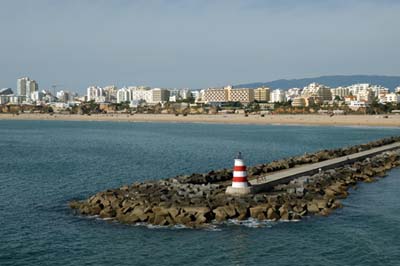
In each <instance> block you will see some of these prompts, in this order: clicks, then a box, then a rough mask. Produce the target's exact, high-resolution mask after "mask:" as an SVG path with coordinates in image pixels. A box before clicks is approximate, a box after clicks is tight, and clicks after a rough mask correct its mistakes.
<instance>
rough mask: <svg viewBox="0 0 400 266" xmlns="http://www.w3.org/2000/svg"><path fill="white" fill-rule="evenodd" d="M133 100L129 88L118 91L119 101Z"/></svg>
mask: <svg viewBox="0 0 400 266" xmlns="http://www.w3.org/2000/svg"><path fill="white" fill-rule="evenodd" d="M129 101H131V91H130V90H129V89H128V88H125V87H124V88H121V89H119V90H118V91H117V103H122V102H129Z"/></svg>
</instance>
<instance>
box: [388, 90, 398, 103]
mask: <svg viewBox="0 0 400 266" xmlns="http://www.w3.org/2000/svg"><path fill="white" fill-rule="evenodd" d="M385 102H387V103H396V104H397V103H400V94H397V93H394V92H392V93H388V94H386V95H385Z"/></svg>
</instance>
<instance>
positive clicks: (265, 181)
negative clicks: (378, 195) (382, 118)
mask: <svg viewBox="0 0 400 266" xmlns="http://www.w3.org/2000/svg"><path fill="white" fill-rule="evenodd" d="M395 149H400V142H395V143H392V144H389V145H385V146H381V147H378V148H373V149H370V150H366V151H362V152H358V153H354V154H351V155H348V156H342V157H338V158H335V159H330V160H326V161H322V162H318V163H313V164H307V165H304V166H300V167H295V168H291V169H287V170H282V171H279V172H277V173H274V174H271V175H266V176H263V177H259V178H257V179H253V180H250V181H249V182H250V184H251V185H252V186H251V193H259V192H263V191H268V190H270V189H271V188H272V187H274V186H276V185H279V184H285V183H288V182H290V181H291V180H293V179H295V178H299V177H301V176H309V175H313V174H316V173H318V172H319V171H324V170H328V169H332V168H337V167H340V166H343V165H346V164H349V163H353V162H356V161H360V160H363V159H366V158H368V157H372V156H374V155H377V154H379V153H383V152H386V151H390V150H395Z"/></svg>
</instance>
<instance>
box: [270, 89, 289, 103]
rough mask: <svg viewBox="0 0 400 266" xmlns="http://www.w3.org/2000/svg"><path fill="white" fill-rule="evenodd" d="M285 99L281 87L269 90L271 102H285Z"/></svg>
mask: <svg viewBox="0 0 400 266" xmlns="http://www.w3.org/2000/svg"><path fill="white" fill-rule="evenodd" d="M285 101H286V93H285V91H283V90H281V89H276V90H273V91H272V92H271V101H270V102H273V103H277V102H285Z"/></svg>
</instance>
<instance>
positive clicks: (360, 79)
mask: <svg viewBox="0 0 400 266" xmlns="http://www.w3.org/2000/svg"><path fill="white" fill-rule="evenodd" d="M312 82H317V83H320V84H324V85H326V86H329V87H332V88H335V87H339V86H350V85H352V84H356V83H370V84H373V85H382V86H384V87H386V88H389V89H391V90H393V89H394V88H396V87H397V86H400V76H386V75H326V76H319V77H313V78H300V79H277V80H272V81H268V82H252V83H244V84H239V85H235V86H234V87H241V88H258V87H263V86H265V87H270V88H273V89H278V88H279V89H289V88H303V87H305V86H307V85H308V84H310V83H312Z"/></svg>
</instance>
